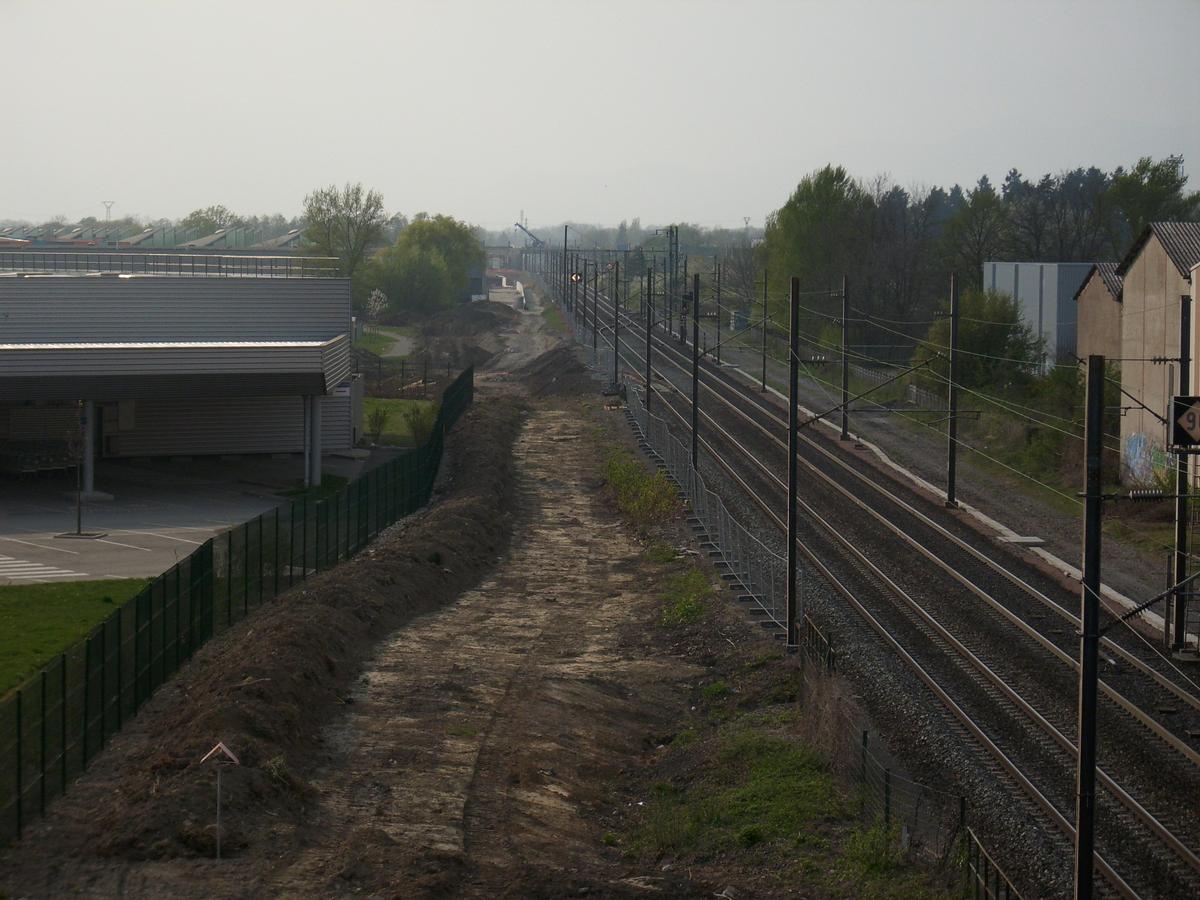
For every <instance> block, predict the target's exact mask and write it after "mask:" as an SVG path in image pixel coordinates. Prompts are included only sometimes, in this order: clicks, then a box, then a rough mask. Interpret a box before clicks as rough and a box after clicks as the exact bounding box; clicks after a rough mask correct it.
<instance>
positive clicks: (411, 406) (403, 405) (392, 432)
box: [363, 397, 437, 447]
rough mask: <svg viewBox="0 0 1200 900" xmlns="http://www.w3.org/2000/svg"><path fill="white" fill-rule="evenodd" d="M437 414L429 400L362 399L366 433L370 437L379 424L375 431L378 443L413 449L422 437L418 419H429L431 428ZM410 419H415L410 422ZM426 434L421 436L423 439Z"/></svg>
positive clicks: (433, 404) (396, 398)
mask: <svg viewBox="0 0 1200 900" xmlns="http://www.w3.org/2000/svg"><path fill="white" fill-rule="evenodd" d="M436 415H437V404H436V403H434V402H433V401H431V400H402V399H400V398H398V397H363V421H364V422H366V423H367V429H368V433H370V434H371V436H372V437H374V435H375V432H374V428H375V427H376V425H378V424H379V423H382V425H381V427H380V429H379V432H380V433H379V438H378V441H379V443H381V444H393V445H399V446H402V447H415V446H416V445H417V444H418V443H420V442H421V441H420V440H418V439H419V438H422V434H420V433H414V425H415V427H416V431H417V432H420V431H421V422H420V421H419V417H425V418H428V419H429V422H428V424H429V425H432V420H433V418H434V417H435V416H436ZM414 417H418V418H417V420H414ZM427 436H428V434H427V433H426V434H425V435H424V437H427Z"/></svg>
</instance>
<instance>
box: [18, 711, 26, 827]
mask: <svg viewBox="0 0 1200 900" xmlns="http://www.w3.org/2000/svg"><path fill="white" fill-rule="evenodd" d="M16 704H17V837H20V836H21V826H22V825H23V824H24V823H23V822H22V821H21V819H22V816H21V794H22V792H23V791H24V788H25V786H24V784H23V783H22V782H23V779H22V774H23V771H24V768H25V767H24V766H23V765H22V760H21V744H22V743H23V737H24V735H22V734H21V691H20V689H18V690H17V699H16Z"/></svg>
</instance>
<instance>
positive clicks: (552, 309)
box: [542, 306, 567, 334]
mask: <svg viewBox="0 0 1200 900" xmlns="http://www.w3.org/2000/svg"><path fill="white" fill-rule="evenodd" d="M542 318H543V319H545V320H546V327H547V328H549V329H550V330H551V331H554V332H557V333H559V334H565V333H566V331H567V320H566V319H565V318H563V314H562V310H560V309H559V308H558V307H557V306H547V307H546V308H545V309H543V310H542Z"/></svg>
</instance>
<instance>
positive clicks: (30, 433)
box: [0, 403, 79, 441]
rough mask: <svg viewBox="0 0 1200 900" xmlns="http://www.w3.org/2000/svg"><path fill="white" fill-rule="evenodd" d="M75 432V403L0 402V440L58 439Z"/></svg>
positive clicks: (77, 425) (77, 416)
mask: <svg viewBox="0 0 1200 900" xmlns="http://www.w3.org/2000/svg"><path fill="white" fill-rule="evenodd" d="M78 433H79V406H78V404H75V403H70V404H47V405H44V406H33V405H26V404H19V405H18V404H13V405H7V404H0V440H3V439H7V440H12V441H61V440H65V439H66V438H67V437H68V436H74V435H77V434H78Z"/></svg>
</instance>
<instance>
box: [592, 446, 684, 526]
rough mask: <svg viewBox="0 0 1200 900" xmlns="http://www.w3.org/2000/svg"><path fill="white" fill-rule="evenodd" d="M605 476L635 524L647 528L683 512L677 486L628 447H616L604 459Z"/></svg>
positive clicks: (614, 495)
mask: <svg viewBox="0 0 1200 900" xmlns="http://www.w3.org/2000/svg"><path fill="white" fill-rule="evenodd" d="M604 477H605V478H606V479H607V480H608V487H609V490H610V491H611V492H612V495H613V498H614V500H615V501H616V504H617V508H618V509H619V510H621V512H622V513H624V514H625V516H626V517H628V518H629V520H630V521H632V522H633V523H634V524H635V525H638V526H640V527H643V528H645V527H647V526H650V525H662V524H664V523H666V522H669V521H671V520H672V519H674V518H675V516H676V515H677V514H678V512H679V500H678V498H677V497H676V495H675V488H674V486H673V485H672V484H671V482H670V480H669V479H668V478H667V476H666V475H665V474H664V473H663V472H661V471H658V472H655V473H654V474H653V475H651V474H650V473H648V472H647V471H646V469H645V467H644V466H643V465H642V463H641V462H639V461H638V459H637V458H636V457H634V455H633V454H632V453H630V452H628V451H626V450H613V451H611V452H610V453H609V454H608V456H607V457H606V458H605V460H604Z"/></svg>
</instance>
